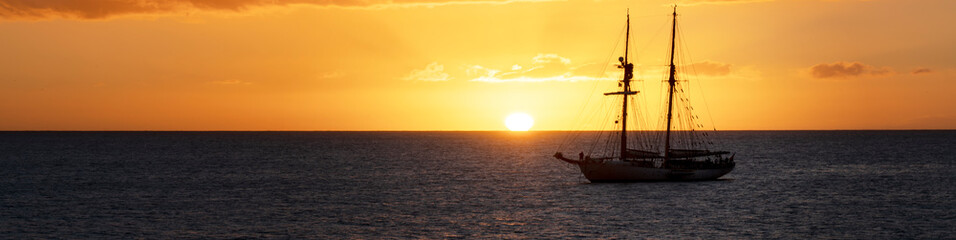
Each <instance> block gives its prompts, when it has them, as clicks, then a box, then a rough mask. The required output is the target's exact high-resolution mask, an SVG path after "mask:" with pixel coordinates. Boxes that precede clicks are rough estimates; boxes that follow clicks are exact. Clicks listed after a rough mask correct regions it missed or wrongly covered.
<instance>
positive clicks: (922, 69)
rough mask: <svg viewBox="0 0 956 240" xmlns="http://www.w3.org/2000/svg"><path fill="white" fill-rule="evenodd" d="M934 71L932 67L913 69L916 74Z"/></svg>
mask: <svg viewBox="0 0 956 240" xmlns="http://www.w3.org/2000/svg"><path fill="white" fill-rule="evenodd" d="M932 72H933V70H932V69H929V68H917V69H913V72H912V73H913V75H916V74H928V73H932Z"/></svg>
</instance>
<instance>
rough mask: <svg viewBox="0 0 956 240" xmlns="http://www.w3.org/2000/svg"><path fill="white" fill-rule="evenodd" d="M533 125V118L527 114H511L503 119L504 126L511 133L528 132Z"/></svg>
mask: <svg viewBox="0 0 956 240" xmlns="http://www.w3.org/2000/svg"><path fill="white" fill-rule="evenodd" d="M533 125H534V118H531V115H528V114H527V113H520V112H519V113H512V114H511V115H508V117H507V118H505V126H506V127H508V130H511V131H528V129H531V126H533Z"/></svg>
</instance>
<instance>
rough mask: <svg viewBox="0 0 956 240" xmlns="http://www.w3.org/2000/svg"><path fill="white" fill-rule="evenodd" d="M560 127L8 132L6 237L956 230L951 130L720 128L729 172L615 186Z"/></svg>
mask: <svg viewBox="0 0 956 240" xmlns="http://www.w3.org/2000/svg"><path fill="white" fill-rule="evenodd" d="M567 135H568V134H567V133H565V132H526V133H511V132H4V133H0V238H11V239H32V238H94V239H102V238H160V239H184V238H185V239H192V238H220V239H222V238H226V239H235V238H280V239H285V238H294V239H300V238H318V239H341V238H363V239H380V238H430V239H434V238H465V239H474V238H493V239H498V238H546V239H554V238H624V239H634V238H679V239H687V238H702V239H739V238H797V239H806V238H827V239H832V238H846V239H898V238H924V239H945V238H954V236H956V235H954V234H956V227H954V226H956V165H954V163H956V131H741V132H735V131H728V132H720V133H719V134H717V137H716V138H717V140H718V141H719V142H720V143H721V145H720V146H721V147H723V148H724V149H719V150H730V151H734V152H736V161H737V167H736V169H735V170H734V171H733V172H731V173H730V174H728V175H726V176H724V177H723V178H721V179H720V180H717V181H705V182H651V183H615V184H592V183H589V182H588V181H587V179H585V178H584V177H583V176H582V174H581V173H580V171H579V170H578V169H577V168H576V167H573V166H570V165H567V164H565V163H562V162H560V161H558V160H556V159H553V158H552V157H551V155H553V154H554V152H556V151H565V152H566V153H567V152H571V153H576V152H577V151H579V150H578V149H559V146H562V139H565V137H566V136H567ZM565 147H570V148H574V147H575V146H566V145H565ZM581 150H583V149H581Z"/></svg>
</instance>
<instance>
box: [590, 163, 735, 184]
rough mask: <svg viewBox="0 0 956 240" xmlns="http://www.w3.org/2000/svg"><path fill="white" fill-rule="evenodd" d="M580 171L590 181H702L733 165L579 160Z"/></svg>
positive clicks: (719, 175) (731, 168) (716, 175)
mask: <svg viewBox="0 0 956 240" xmlns="http://www.w3.org/2000/svg"><path fill="white" fill-rule="evenodd" d="M578 167H580V168H581V173H584V177H585V178H587V179H588V180H589V181H591V182H640V181H703V180H714V179H717V178H720V177H721V176H724V175H726V174H727V173H730V171H733V170H734V166H733V165H731V166H727V167H723V168H707V169H672V168H656V167H646V166H637V164H634V163H632V162H621V161H607V162H580V163H579V164H578Z"/></svg>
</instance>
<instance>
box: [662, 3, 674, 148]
mask: <svg viewBox="0 0 956 240" xmlns="http://www.w3.org/2000/svg"><path fill="white" fill-rule="evenodd" d="M673 16H674V20H673V25H672V26H671V64H670V76H668V78H667V85H669V87H668V90H667V133H666V134H665V137H664V139H665V140H664V161H667V160H670V155H671V118H672V113H673V110H674V84H675V83H677V80H676V79H674V74H675V73H676V71H677V70H676V68H675V67H674V49H675V46H674V42H675V41H676V40H675V39H676V38H677V6H676V5H675V6H674V14H673Z"/></svg>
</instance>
